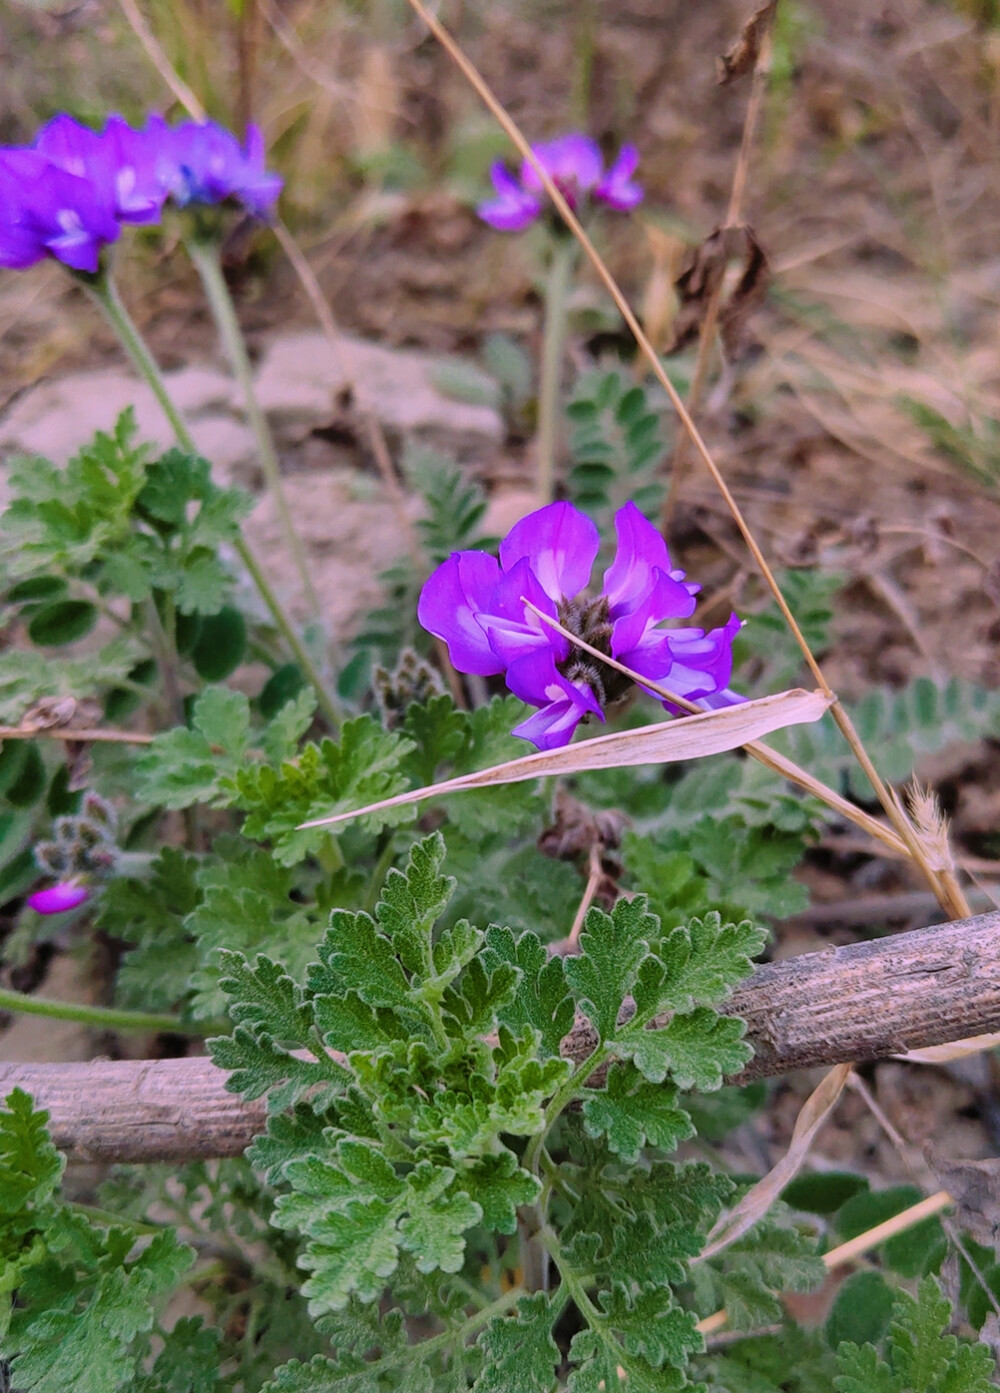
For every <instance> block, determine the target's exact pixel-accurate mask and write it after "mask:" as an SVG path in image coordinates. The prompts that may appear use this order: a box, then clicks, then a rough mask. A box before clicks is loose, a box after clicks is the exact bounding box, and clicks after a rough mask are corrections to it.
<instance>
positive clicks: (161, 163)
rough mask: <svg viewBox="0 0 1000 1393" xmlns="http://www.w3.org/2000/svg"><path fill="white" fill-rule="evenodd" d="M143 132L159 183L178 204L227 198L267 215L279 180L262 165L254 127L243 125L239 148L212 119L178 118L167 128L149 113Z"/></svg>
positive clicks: (260, 141)
mask: <svg viewBox="0 0 1000 1393" xmlns="http://www.w3.org/2000/svg"><path fill="white" fill-rule="evenodd" d="M146 132H147V139H148V140H149V141H150V142H151V143H152V145H153V146H154V147H155V150H156V158H157V165H156V168H157V174H158V176H159V179H160V183H161V185H162V187H163V188H164V190H165V191H166V193H167V194H169V196H170V197H171V198H172V199H173V201H174V202H175V203H176V204H177V205H178V206H179V207H181V208H186V207H188V206H189V205H190V204H204V203H224V202H225V201H226V200H227V199H230V198H232V199H237V200H238V201H239V202H240V203H242V204H243V205H244V207H246V208H247V209H248V210H249V211H250V212H251V213H253V214H255V215H256V216H257V217H261V218H264V217H267V216H268V215H269V214H270V213H271V211H272V209H273V207H274V203H275V200H276V199H277V197H278V194H279V193H280V192H281V186H282V182H283V181H282V179H281V176H280V175H278V174H271V173H269V172H268V170H267V168H266V166H265V162H264V138H263V136H262V135H261V133H260V128H259V127H258V126H248V127H247V136H246V142H245V144H244V145H242V146H241V145H240V143H239V141H238V140H237V139H236V137H235V136H234V135H233V134H232V132H231V131H227V130H225V129H224V128H223V127H222V126H219V125H217V124H216V123H215V122H214V121H203V122H199V121H182V122H181V124H180V125H179V126H173V127H170V126H167V125H166V123H165V122H164V121H163V120H162V119H161V118H159V117H151V118H150V121H149V124H148V125H147V127H146Z"/></svg>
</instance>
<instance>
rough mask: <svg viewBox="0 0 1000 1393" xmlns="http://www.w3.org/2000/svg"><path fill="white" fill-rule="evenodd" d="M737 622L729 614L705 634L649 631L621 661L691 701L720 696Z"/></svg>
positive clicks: (730, 662)
mask: <svg viewBox="0 0 1000 1393" xmlns="http://www.w3.org/2000/svg"><path fill="white" fill-rule="evenodd" d="M741 623H742V621H741V620H740V618H739V616H738V615H735V614H732V615H730V617H729V619H728V620H727V621H726V623H725V624H724V625H723V626H722V627H721V628H719V629H712V630H710V631H709V632H708V633H706V632H705V630H704V629H668V630H665V631H663V632H662V633H655V632H650V633H648V634H647V635H646V636H645V638H644V639H643V640H640V642H639V643H638V645H637V646H636V647H635V648H634V649H633V650H632V651H631V652H630V653H629V654H628V656H627V657H623V658H622V662H624V663H625V664H626V665H627V666H628V667H631V668H633V669H634V671H636V672H638V673H640V674H641V675H642V676H643V677H648V678H649V679H650V680H651V681H653V682H659V683H660V684H661V685H662V686H664V687H666V688H668V689H669V690H670V691H672V692H676V693H677V695H678V696H682V697H687V698H688V699H689V700H691V701H694V700H698V699H700V698H702V697H709V696H713V695H716V694H719V693H722V692H723V691H724V690H725V689H726V687H727V685H728V683H729V678H730V675H731V673H732V670H733V639H734V638H735V637H736V635H737V633H739V630H740V627H741ZM653 695H655V696H657V697H658V699H659V700H660V701H662V702H663V705H664V706H666V707H667V708H668V709H670V703H669V702H668V701H666V700H664V699H663V698H662V697H659V694H658V693H654V694H653ZM733 695H734V696H735V693H734V694H733ZM725 704H731V703H729V702H727V703H725Z"/></svg>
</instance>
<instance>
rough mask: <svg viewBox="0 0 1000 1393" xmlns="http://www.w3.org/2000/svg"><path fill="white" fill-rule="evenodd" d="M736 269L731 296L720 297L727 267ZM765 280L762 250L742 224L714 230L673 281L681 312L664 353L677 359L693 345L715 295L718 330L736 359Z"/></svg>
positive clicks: (764, 290)
mask: <svg viewBox="0 0 1000 1393" xmlns="http://www.w3.org/2000/svg"><path fill="white" fill-rule="evenodd" d="M733 262H736V263H738V265H739V272H738V276H737V280H736V283H735V285H734V286H733V288H732V290H730V291H728V293H726V292H725V287H724V285H723V278H724V277H725V275H726V269H727V267H728V266H729V265H730V264H731V263H733ZM769 280H770V268H769V265H768V260H767V256H766V255H765V253H764V249H763V248H762V247H761V245H760V243H759V242H758V241H757V238H756V236H755V234H754V231H753V229H752V228H751V227H749V226H748V225H747V224H746V223H743V224H741V225H740V226H738V227H717V228H716V229H715V231H714V232H712V233H710V234H709V236H708V237H706V238H705V240H704V242H702V244H701V246H700V247H698V249H697V250H696V251H695V253H694V256H693V258H692V261H691V265H690V266H689V267H688V268H687V270H686V271H684V272H683V274H682V275H681V276H680V278H679V279H678V281H677V287H676V288H677V293H678V296H679V297H680V302H681V304H680V309H679V310H678V312H677V317H676V319H675V321H674V338H673V342H672V343H671V344H670V347H669V349H668V350H667V352H668V353H678V352H680V350H681V349H682V348H686V347H687V346H688V345H689V344H691V343H693V342H694V341H695V340H696V339H697V338H698V336H699V334H700V333H701V330H702V324H703V323H704V321H705V318H706V316H707V314H708V310H709V306H710V305H711V303H712V301H713V299H714V298H715V297H716V296H717V295H723V294H725V298H724V300H723V301H722V303H721V304H720V305H719V306H718V310H717V313H718V319H717V324H718V329H719V334H720V335H721V337H722V342H723V346H724V347H725V350H726V352H727V354H728V355H729V356H730V357H731V358H733V357H736V356H738V354H739V352H740V351H741V349H742V348H743V346H744V343H745V338H746V323H747V319H748V318H749V316H750V314H751V312H752V311H753V310H755V309H756V308H757V306H758V305H759V304H760V303H761V302H762V301H763V299H764V296H765V295H766V294H767V287H768V282H769Z"/></svg>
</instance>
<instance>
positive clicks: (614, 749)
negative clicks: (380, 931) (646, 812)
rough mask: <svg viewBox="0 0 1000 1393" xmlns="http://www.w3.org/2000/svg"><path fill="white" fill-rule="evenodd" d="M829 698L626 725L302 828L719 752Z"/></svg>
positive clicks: (799, 720) (804, 697)
mask: <svg viewBox="0 0 1000 1393" xmlns="http://www.w3.org/2000/svg"><path fill="white" fill-rule="evenodd" d="M829 705H830V701H829V698H828V697H825V696H824V695H823V693H822V692H805V691H802V690H800V689H797V688H796V689H794V690H792V691H789V692H778V693H777V694H776V695H774V696H766V697H761V699H760V700H759V701H748V702H744V704H743V705H741V706H730V707H727V708H726V709H725V710H724V711H704V712H702V713H701V714H700V715H697V716H690V717H685V718H684V719H683V720H676V721H658V722H657V723H656V724H655V725H651V726H641V727H640V728H639V729H638V730H626V731H622V732H621V734H618V735H600V736H598V737H597V739H595V740H584V741H582V742H581V743H580V744H579V745H568V746H566V748H565V749H561V750H542V751H541V752H540V753H539V754H534V755H525V756H524V758H523V759H511V760H507V761H506V762H505V763H504V764H496V765H493V767H492V768H490V769H479V770H477V771H476V772H475V773H474V774H463V775H461V776H460V777H459V778H457V779H445V780H443V781H442V782H441V783H437V784H429V785H428V786H427V787H426V788H415V789H411V790H410V792H409V793H400V794H397V796H396V797H395V798H383V799H382V800H381V802H378V803H369V804H368V805H367V806H366V807H364V808H353V809H352V810H351V811H350V812H341V813H332V814H331V815H330V816H329V817H320V818H316V819H314V820H313V821H311V822H304V823H303V824H302V826H303V827H329V826H332V825H333V824H334V823H338V822H347V821H348V820H349V819H350V818H355V817H364V816H365V815H366V814H367V813H375V812H381V811H382V809H383V808H401V807H404V806H405V805H406V804H407V803H421V802H423V801H424V800H425V799H427V798H440V797H442V796H443V795H444V794H448V793H464V792H465V791H467V790H468V789H473V788H490V787H493V786H495V785H497V784H517V783H522V782H524V781H525V780H526V779H541V778H545V777H546V776H548V775H550V774H579V773H582V772H583V771H584V770H585V769H624V768H630V767H632V766H635V765H641V764H671V763H674V762H675V761H677V760H682V759H699V758H701V757H703V756H704V755H714V754H722V753H723V752H724V751H726V750H735V749H738V748H739V747H740V746H741V745H745V744H746V743H747V741H748V740H753V739H754V738H755V737H756V736H758V735H766V734H767V733H768V732H769V731H772V730H781V729H782V728H783V727H784V726H792V725H807V724H809V723H810V722H812V721H818V720H819V718H820V717H821V716H822V715H823V712H824V711H826V710H827V708H828V707H829Z"/></svg>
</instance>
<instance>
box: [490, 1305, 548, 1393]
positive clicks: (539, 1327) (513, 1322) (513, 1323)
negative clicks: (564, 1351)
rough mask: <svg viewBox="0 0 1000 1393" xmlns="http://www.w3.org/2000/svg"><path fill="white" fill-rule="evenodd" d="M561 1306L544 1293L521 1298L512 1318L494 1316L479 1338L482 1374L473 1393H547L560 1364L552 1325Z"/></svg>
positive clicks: (510, 1316)
mask: <svg viewBox="0 0 1000 1393" xmlns="http://www.w3.org/2000/svg"><path fill="white" fill-rule="evenodd" d="M560 1308H561V1303H560V1302H558V1300H557V1299H554V1298H552V1297H550V1296H548V1295H547V1294H546V1293H545V1292H537V1293H536V1294H535V1295H534V1296H522V1297H521V1299H520V1301H518V1303H517V1305H516V1306H515V1307H514V1314H513V1315H509V1316H497V1317H495V1318H494V1319H493V1320H491V1321H490V1323H489V1325H488V1326H487V1327H486V1329H485V1330H484V1331H483V1333H482V1334H481V1335H480V1337H479V1348H480V1350H481V1351H482V1354H483V1371H482V1373H481V1374H480V1375H479V1377H478V1378H477V1379H476V1381H475V1383H474V1384H473V1385H472V1388H473V1393H547V1390H550V1389H552V1388H553V1387H554V1386H555V1381H556V1372H555V1371H556V1367H557V1366H558V1364H559V1363H560V1360H561V1357H562V1356H561V1354H560V1352H559V1346H558V1345H557V1344H556V1342H555V1340H553V1338H552V1324H553V1321H554V1319H555V1317H556V1316H557V1315H558V1314H559V1310H560Z"/></svg>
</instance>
